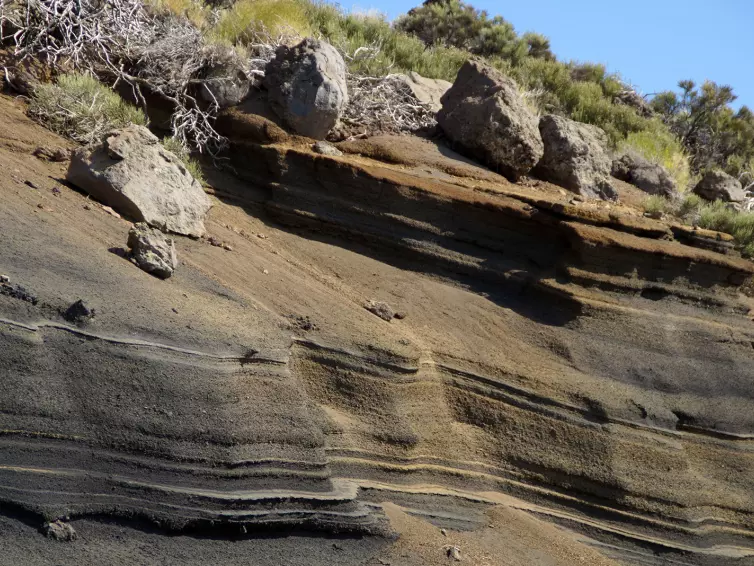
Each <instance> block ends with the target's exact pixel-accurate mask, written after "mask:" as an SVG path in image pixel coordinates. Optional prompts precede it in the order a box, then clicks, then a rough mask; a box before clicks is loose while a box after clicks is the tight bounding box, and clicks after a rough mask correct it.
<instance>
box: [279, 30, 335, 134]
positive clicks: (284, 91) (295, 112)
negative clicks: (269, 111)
mask: <svg viewBox="0 0 754 566" xmlns="http://www.w3.org/2000/svg"><path fill="white" fill-rule="evenodd" d="M264 85H265V87H266V88H267V90H268V91H269V101H270V104H271V106H272V108H273V110H274V111H275V113H276V114H277V115H278V116H280V118H282V119H283V121H284V122H285V123H286V124H287V125H288V127H290V128H291V129H292V130H293V131H294V132H295V133H297V134H301V135H304V136H308V137H310V138H314V139H324V137H325V136H326V135H327V133H328V132H329V131H330V130H331V129H332V128H333V126H335V124H336V122H337V121H338V118H339V117H340V115H341V113H342V112H343V109H344V108H345V106H346V105H347V104H348V89H347V87H346V64H345V62H344V61H343V58H342V57H341V56H340V53H338V51H337V50H336V49H335V48H334V47H333V46H332V45H330V44H329V43H326V42H324V41H319V40H316V39H311V38H307V39H305V40H304V41H302V42H301V43H299V44H298V45H296V46H295V47H288V46H285V45H281V46H280V47H278V49H277V52H276V54H275V58H274V59H273V60H272V61H270V62H269V63H268V64H267V67H266V68H265V79H264Z"/></svg>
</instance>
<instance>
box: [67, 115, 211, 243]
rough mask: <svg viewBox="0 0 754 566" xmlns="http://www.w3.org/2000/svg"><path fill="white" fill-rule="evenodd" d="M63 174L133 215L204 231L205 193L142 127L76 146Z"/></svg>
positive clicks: (190, 232)
mask: <svg viewBox="0 0 754 566" xmlns="http://www.w3.org/2000/svg"><path fill="white" fill-rule="evenodd" d="M66 178H67V180H68V181H69V182H71V183H73V184H74V185H76V186H77V187H79V188H81V189H83V190H84V191H86V192H87V193H89V194H90V195H92V196H93V197H94V198H96V199H97V200H99V201H100V202H102V203H104V204H106V205H109V206H111V207H113V208H114V209H115V210H116V211H118V212H119V213H121V214H123V215H124V216H127V217H129V218H130V219H132V220H135V221H143V222H146V223H147V224H149V225H150V226H153V227H155V228H159V229H161V230H165V231H168V232H174V233H176V234H184V235H187V236H195V237H199V236H201V235H203V234H204V231H205V230H204V219H205V217H206V216H207V212H208V211H209V209H210V207H211V206H212V204H211V202H210V200H209V197H208V196H207V195H206V194H205V193H204V190H203V189H202V186H201V185H200V184H199V182H198V181H197V180H196V179H194V178H193V177H192V176H191V173H189V172H188V170H187V169H186V167H185V166H184V165H183V163H182V162H181V160H180V159H178V158H177V157H176V156H175V155H173V154H172V153H170V152H169V151H167V150H166V149H165V148H164V147H163V146H162V144H160V141H159V140H158V139H157V137H156V136H155V135H154V134H152V133H151V132H150V131H149V130H148V129H147V128H145V127H143V126H135V125H132V126H128V127H127V128H124V129H122V130H118V131H115V132H112V133H110V134H108V135H107V136H106V137H105V139H104V141H103V142H102V143H101V144H100V145H99V146H96V147H95V148H93V149H87V148H81V149H79V150H77V151H76V152H75V153H74V155H73V157H72V158H71V163H70V166H69V168H68V173H67V175H66Z"/></svg>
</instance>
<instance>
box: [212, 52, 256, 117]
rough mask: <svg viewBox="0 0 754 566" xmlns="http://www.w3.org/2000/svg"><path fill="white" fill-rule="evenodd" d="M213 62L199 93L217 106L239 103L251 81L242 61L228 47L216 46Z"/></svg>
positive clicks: (247, 92)
mask: <svg viewBox="0 0 754 566" xmlns="http://www.w3.org/2000/svg"><path fill="white" fill-rule="evenodd" d="M215 49H216V50H217V53H215V57H214V58H213V59H214V61H213V62H214V64H213V66H212V67H211V68H210V69H209V70H208V71H207V73H206V76H205V79H207V82H205V83H203V85H202V87H201V90H200V95H201V97H202V99H203V100H204V101H205V102H208V103H210V104H212V103H217V105H218V107H219V108H229V107H231V106H235V105H237V104H240V103H241V102H242V101H243V100H244V98H246V96H248V94H249V89H250V88H251V81H250V80H249V77H248V76H247V75H246V72H245V71H244V62H243V61H242V60H241V58H240V57H239V56H238V55H237V53H236V51H235V49H233V48H230V47H227V48H226V47H216V48H215Z"/></svg>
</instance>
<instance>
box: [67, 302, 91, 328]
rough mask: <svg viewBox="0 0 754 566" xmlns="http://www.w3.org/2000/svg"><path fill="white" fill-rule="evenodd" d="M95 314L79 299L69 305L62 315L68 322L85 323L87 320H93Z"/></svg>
mask: <svg viewBox="0 0 754 566" xmlns="http://www.w3.org/2000/svg"><path fill="white" fill-rule="evenodd" d="M95 314H96V312H95V310H94V309H92V308H89V307H88V306H87V305H86V304H85V303H84V301H83V300H81V299H79V300H78V301H76V302H75V303H73V304H71V306H70V307H68V309H66V311H65V312H64V313H63V318H64V319H66V320H67V321H68V322H76V323H79V322H86V321H87V320H89V319H91V318H94V315H95Z"/></svg>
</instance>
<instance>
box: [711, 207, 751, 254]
mask: <svg viewBox="0 0 754 566" xmlns="http://www.w3.org/2000/svg"><path fill="white" fill-rule="evenodd" d="M698 224H699V226H700V227H702V228H706V229H708V230H716V231H718V232H725V233H727V234H730V235H731V236H733V238H734V240H735V242H736V247H737V248H738V249H739V250H741V253H742V254H743V255H744V256H746V257H752V256H754V213H751V212H738V211H737V210H735V209H733V208H731V207H729V206H728V205H727V204H726V203H724V202H722V201H715V202H713V203H710V204H708V205H706V206H703V207H702V208H701V210H700V213H699V221H698Z"/></svg>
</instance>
